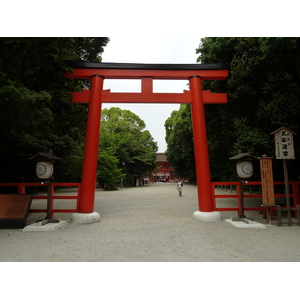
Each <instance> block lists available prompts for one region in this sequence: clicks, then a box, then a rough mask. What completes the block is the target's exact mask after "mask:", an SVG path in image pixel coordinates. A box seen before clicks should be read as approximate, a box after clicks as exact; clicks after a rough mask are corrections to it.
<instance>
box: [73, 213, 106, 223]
mask: <svg viewBox="0 0 300 300" xmlns="http://www.w3.org/2000/svg"><path fill="white" fill-rule="evenodd" d="M99 221H100V214H99V213H97V212H93V213H89V214H82V213H75V214H73V215H72V216H71V220H70V222H71V223H74V224H91V223H96V222H99Z"/></svg>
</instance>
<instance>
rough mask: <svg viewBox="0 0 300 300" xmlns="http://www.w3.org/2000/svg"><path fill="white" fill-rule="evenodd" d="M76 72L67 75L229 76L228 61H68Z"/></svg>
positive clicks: (127, 77)
mask: <svg viewBox="0 0 300 300" xmlns="http://www.w3.org/2000/svg"><path fill="white" fill-rule="evenodd" d="M67 64H68V65H69V66H70V67H71V68H73V69H74V73H67V74H66V77H68V78H76V79H89V78H91V76H93V75H95V74H99V75H102V76H103V77H104V78H105V79H140V78H142V77H151V78H153V79H169V80H176V79H178V80H188V79H189V78H190V77H191V76H199V77H201V79H202V80H224V79H226V78H227V77H228V69H229V64H228V63H218V64H140V63H91V62H74V61H68V62H67Z"/></svg>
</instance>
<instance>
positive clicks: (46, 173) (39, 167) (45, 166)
mask: <svg viewBox="0 0 300 300" xmlns="http://www.w3.org/2000/svg"><path fill="white" fill-rule="evenodd" d="M52 175H53V163H52V162H50V161H41V162H38V163H37V164H36V176H37V177H38V178H40V179H49V178H51V177H52Z"/></svg>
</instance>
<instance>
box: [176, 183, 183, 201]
mask: <svg viewBox="0 0 300 300" xmlns="http://www.w3.org/2000/svg"><path fill="white" fill-rule="evenodd" d="M182 187H183V184H182V182H181V181H180V180H179V181H178V182H177V190H178V193H179V197H181V196H182Z"/></svg>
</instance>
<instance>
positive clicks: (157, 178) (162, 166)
mask: <svg viewBox="0 0 300 300" xmlns="http://www.w3.org/2000/svg"><path fill="white" fill-rule="evenodd" d="M156 165H157V168H156V170H155V171H154V172H153V174H152V177H150V182H176V181H177V180H178V179H181V180H182V178H181V177H180V176H178V175H177V174H176V172H175V170H174V169H173V168H172V167H171V163H169V162H168V161H167V155H166V154H165V153H156ZM184 181H186V182H187V181H188V180H184Z"/></svg>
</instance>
